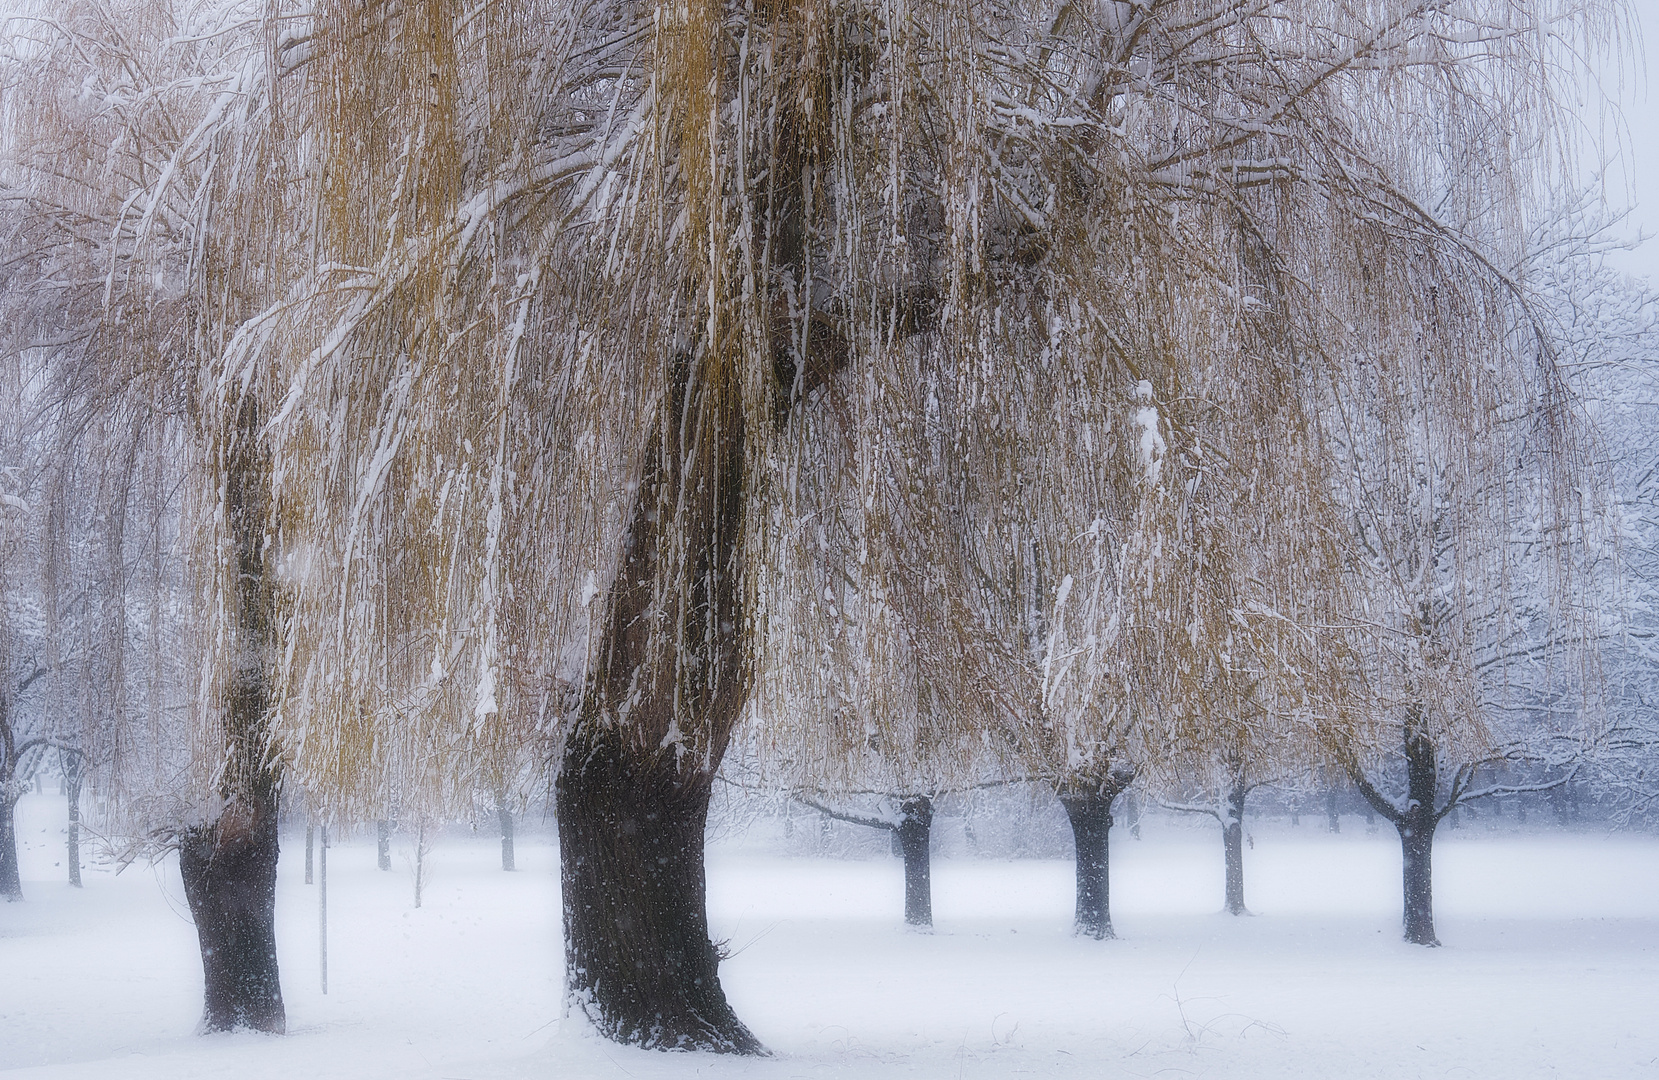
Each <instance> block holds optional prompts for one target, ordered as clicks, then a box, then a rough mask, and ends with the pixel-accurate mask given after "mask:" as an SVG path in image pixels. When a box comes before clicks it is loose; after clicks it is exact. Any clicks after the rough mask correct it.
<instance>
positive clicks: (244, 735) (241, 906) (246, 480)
mask: <svg viewBox="0 0 1659 1080" xmlns="http://www.w3.org/2000/svg"><path fill="white" fill-rule="evenodd" d="M260 427H261V423H260V418H259V410H258V408H257V406H256V405H255V404H254V402H253V401H252V399H251V398H250V399H248V400H247V401H246V402H245V403H244V404H243V406H242V408H241V410H240V411H239V413H238V416H237V418H236V423H235V431H234V432H233V433H232V434H231V437H230V439H229V442H228V445H227V447H226V449H225V452H224V457H223V458H222V460H221V461H219V462H218V463H217V464H218V465H219V467H220V469H221V470H222V474H221V482H222V485H223V486H222V489H221V490H222V496H221V497H222V498H223V500H224V507H225V516H226V522H225V524H226V531H227V532H228V533H229V537H228V538H229V540H230V541H231V548H232V551H233V553H234V558H235V560H236V563H235V567H234V569H235V574H236V581H235V589H234V592H233V595H232V599H233V601H234V603H235V611H234V613H233V615H232V618H233V619H234V623H233V629H234V633H235V637H236V641H235V642H234V643H233V645H234V648H235V651H234V653H233V654H232V655H235V656H237V658H238V660H237V663H236V665H235V669H234V670H233V671H231V672H228V673H227V676H226V682H227V684H228V685H227V687H226V691H225V694H224V698H223V700H222V701H220V702H219V703H218V704H219V728H218V735H219V738H220V740H221V745H222V746H223V748H224V768H223V771H222V773H221V783H220V789H219V795H220V797H221V804H220V808H219V812H218V815H217V816H216V817H215V818H214V819H213V820H211V821H209V822H207V823H205V824H202V825H198V826H194V827H192V828H189V829H186V830H184V831H183V832H182V833H181V834H180V836H179V872H180V874H181V875H182V876H183V878H184V894H185V898H186V899H187V900H188V901H189V904H190V913H191V915H192V916H193V917H194V918H195V920H196V936H197V939H198V941H199V943H200V945H201V952H202V974H203V977H204V995H203V996H204V999H205V1001H204V1007H203V1010H202V1023H201V1030H202V1031H203V1032H209V1031H228V1030H231V1029H234V1028H239V1027H249V1028H253V1029H255V1030H258V1031H268V1032H277V1033H280V1032H282V1031H284V1030H285V1029H286V1028H287V1015H286V1013H285V1011H284V1009H283V1004H282V985H281V982H280V980H279V978H278V974H277V956H276V867H277V854H278V843H277V797H278V792H279V789H280V787H281V779H282V778H281V772H280V771H279V767H278V766H277V765H276V763H275V762H274V760H273V758H272V756H271V754H270V752H269V751H270V747H269V745H268V743H269V736H270V727H269V725H270V688H269V686H268V684H267V681H266V680H267V663H268V659H269V657H270V655H271V652H272V645H273V635H274V624H273V620H272V613H273V607H274V605H273V598H272V595H271V582H270V581H269V579H268V578H267V576H266V571H265V549H264V547H265V522H266V504H267V499H266V491H267V484H268V482H269V475H270V472H269V463H268V460H267V459H266V456H265V454H264V453H263V452H262V451H261V449H260V438H259V431H260Z"/></svg>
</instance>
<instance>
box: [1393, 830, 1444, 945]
mask: <svg viewBox="0 0 1659 1080" xmlns="http://www.w3.org/2000/svg"><path fill="white" fill-rule="evenodd" d="M1434 826H1435V820H1434V815H1433V814H1432V813H1428V814H1423V813H1417V814H1407V815H1405V816H1404V818H1403V820H1401V821H1400V822H1399V823H1398V824H1397V825H1396V826H1395V827H1396V828H1397V829H1398V830H1399V832H1400V864H1401V868H1402V877H1403V879H1404V881H1403V884H1404V886H1405V888H1404V892H1405V937H1406V940H1407V941H1409V942H1411V943H1412V944H1413V945H1431V946H1432V945H1439V944H1440V939H1439V938H1437V937H1435V934H1434V876H1433V872H1432V869H1433V867H1432V856H1433V854H1434Z"/></svg>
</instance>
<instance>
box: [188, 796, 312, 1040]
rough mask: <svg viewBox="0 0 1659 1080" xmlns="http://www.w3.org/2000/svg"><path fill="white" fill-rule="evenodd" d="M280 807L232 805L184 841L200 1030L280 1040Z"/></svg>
mask: <svg viewBox="0 0 1659 1080" xmlns="http://www.w3.org/2000/svg"><path fill="white" fill-rule="evenodd" d="M277 853H278V845H277V816H276V807H275V806H274V805H269V806H254V807H249V806H247V805H246V804H243V803H236V802H233V803H231V804H230V805H229V806H228V807H226V809H225V811H224V813H222V814H220V816H219V819H218V820H217V821H215V822H214V823H213V824H212V825H206V826H201V827H198V828H194V829H190V830H187V831H186V832H185V833H184V834H183V836H181V837H180V838H179V872H180V875H181V876H182V877H183V878H184V895H185V898H186V899H187V900H188V901H189V903H190V913H191V915H192V916H194V918H195V920H196V936H197V939H198V941H199V942H200V944H201V950H202V974H203V991H204V993H203V998H204V1007H203V1010H202V1022H201V1027H200V1031H201V1032H203V1033H207V1032H213V1031H233V1030H235V1029H237V1028H251V1029H253V1030H255V1031H266V1032H271V1033H273V1034H278V1035H280V1034H282V1033H283V1032H284V1031H286V1030H287V1026H288V1019H287V1013H286V1012H285V1010H284V1008H283V1004H282V984H281V981H280V979H279V978H278V975H277V957H276V868H277Z"/></svg>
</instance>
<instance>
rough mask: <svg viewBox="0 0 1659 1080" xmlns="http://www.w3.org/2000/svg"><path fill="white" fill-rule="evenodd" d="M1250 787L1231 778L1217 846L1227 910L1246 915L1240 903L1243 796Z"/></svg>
mask: <svg viewBox="0 0 1659 1080" xmlns="http://www.w3.org/2000/svg"><path fill="white" fill-rule="evenodd" d="M1249 793H1250V789H1249V788H1247V787H1245V786H1244V783H1243V781H1239V780H1235V781H1234V782H1233V785H1232V787H1231V789H1229V790H1228V792H1227V807H1226V816H1225V817H1224V818H1223V819H1222V822H1221V849H1222V856H1223V859H1224V861H1225V863H1226V868H1227V913H1228V914H1229V915H1248V914H1250V912H1249V910H1248V909H1246V908H1245V906H1244V800H1245V798H1246V797H1247V796H1248V795H1249Z"/></svg>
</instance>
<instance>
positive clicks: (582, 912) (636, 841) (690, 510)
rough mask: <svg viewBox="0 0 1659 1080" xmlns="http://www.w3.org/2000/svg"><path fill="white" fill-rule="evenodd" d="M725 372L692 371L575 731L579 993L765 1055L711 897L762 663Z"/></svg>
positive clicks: (639, 1037) (563, 830)
mask: <svg viewBox="0 0 1659 1080" xmlns="http://www.w3.org/2000/svg"><path fill="white" fill-rule="evenodd" d="M709 367H710V365H709V364H708V363H706V362H701V361H699V360H697V359H692V358H687V359H682V360H681V361H680V362H679V364H678V370H677V371H676V372H675V373H674V378H673V383H672V385H671V388H670V391H671V392H670V395H669V397H668V400H666V401H665V402H664V406H663V407H664V408H665V409H666V410H668V412H667V415H666V416H665V417H663V418H661V422H659V424H658V426H657V428H656V431H655V433H654V434H653V436H652V438H651V440H650V444H649V446H648V448H647V451H646V460H645V468H644V473H643V475H642V476H641V479H640V485H639V488H638V489H637V491H636V493H635V505H634V510H633V515H632V518H631V520H630V523H629V528H628V534H627V536H626V538H625V541H624V543H625V547H624V551H623V557H622V561H621V565H620V566H619V567H618V569H617V574H616V579H615V581H614V582H613V584H612V586H611V592H610V597H609V600H608V601H607V612H606V620H607V625H606V627H605V631H604V638H603V639H602V642H601V647H600V652H599V655H598V657H597V659H596V664H595V668H594V671H593V673H592V674H591V676H590V678H589V682H588V686H587V689H586V692H585V693H584V696H583V702H582V707H581V712H580V714H579V716H578V719H577V722H576V724H575V725H574V729H573V730H571V731H570V732H569V733H568V734H567V736H566V740H565V746H564V753H563V759H562V763H561V767H560V769H559V774H558V778H557V781H556V784H555V793H556V798H557V807H558V810H557V817H558V824H559V848H560V858H561V864H562V865H561V870H560V883H561V887H562V889H561V891H562V895H563V903H564V931H565V979H566V992H567V1003H568V1004H569V1006H572V1007H576V1008H579V1009H581V1011H582V1012H583V1013H585V1014H586V1016H587V1018H588V1019H589V1020H590V1021H591V1022H592V1023H593V1025H594V1026H595V1027H596V1028H597V1029H598V1030H599V1031H600V1033H602V1034H604V1035H606V1036H608V1037H610V1038H612V1039H616V1040H618V1041H620V1042H627V1043H636V1044H639V1045H641V1046H646V1047H654V1048H661V1049H687V1050H692V1049H701V1050H714V1051H722V1052H733V1053H761V1052H763V1051H762V1048H761V1045H760V1043H759V1041H758V1040H756V1039H755V1037H754V1036H753V1035H752V1034H750V1032H749V1030H748V1029H747V1028H745V1027H744V1026H743V1024H742V1023H741V1022H740V1021H739V1020H738V1018H737V1016H736V1014H735V1013H734V1012H733V1011H732V1008H731V1006H730V1005H729V1004H728V1003H727V1001H726V996H725V992H724V991H723V990H722V989H721V987H720V979H719V964H720V953H719V951H718V949H717V948H716V947H715V945H714V943H713V942H711V941H710V940H709V931H708V915H707V911H706V907H705V892H706V889H705V882H704V873H703V848H704V836H703V833H704V827H705V825H706V823H707V820H708V808H709V795H710V789H711V787H712V784H713V778H714V773H715V771H716V770H717V769H718V768H719V767H720V761H721V759H722V757H723V756H724V755H725V750H726V742H727V739H728V738H729V736H730V733H731V729H732V725H733V724H735V723H736V720H737V715H738V711H739V710H740V709H741V708H742V705H743V699H744V696H745V694H746V692H747V685H746V684H747V673H748V655H747V652H748V643H747V641H746V640H745V638H744V625H745V616H744V613H743V610H742V602H741V597H742V590H741V588H740V587H739V582H738V581H737V579H736V575H737V572H738V569H739V567H740V565H741V558H742V552H741V547H742V537H743V491H742V485H743V472H742V463H743V434H742V421H741V419H740V417H739V415H738V413H737V410H736V401H735V388H734V387H732V386H730V385H722V383H721V379H720V377H719V375H718V372H714V371H711V370H709ZM699 368H701V369H702V370H698V369H699ZM694 373H695V374H696V376H697V377H696V378H695V379H693V374H694ZM665 635H666V636H665Z"/></svg>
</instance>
